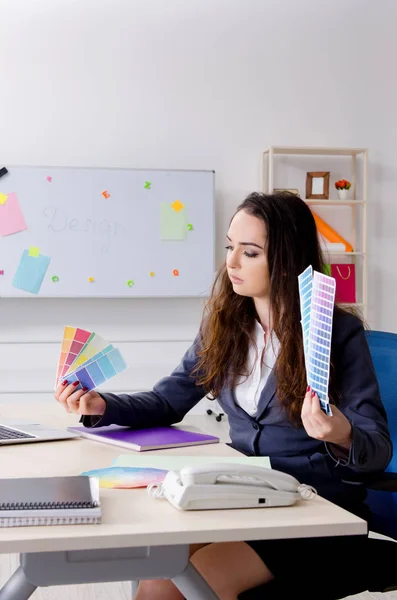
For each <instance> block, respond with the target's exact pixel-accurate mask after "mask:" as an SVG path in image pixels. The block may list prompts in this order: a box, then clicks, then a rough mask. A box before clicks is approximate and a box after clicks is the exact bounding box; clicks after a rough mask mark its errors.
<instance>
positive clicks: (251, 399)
mask: <svg viewBox="0 0 397 600" xmlns="http://www.w3.org/2000/svg"><path fill="white" fill-rule="evenodd" d="M268 337H269V339H268V341H267V343H266V334H265V332H264V330H263V327H262V325H261V324H260V323H259V322H258V321H255V338H254V339H255V341H254V342H253V343H251V345H250V347H249V351H248V365H247V366H248V373H249V375H248V376H241V377H239V378H238V379H237V385H236V388H235V390H234V394H235V398H236V402H237V404H238V405H239V406H240V407H241V408H242V409H244V410H245V411H246V412H247V413H248V414H249V415H251V416H252V417H254V416H255V415H256V412H257V409H258V402H259V398H260V395H261V393H262V390H263V388H264V387H265V384H266V381H267V380H268V377H269V375H270V373H271V372H272V370H273V368H274V365H275V364H276V360H277V356H278V353H279V351H280V342H279V340H278V338H277V337H276V335H275V333H274V332H271V334H270V336H268Z"/></svg>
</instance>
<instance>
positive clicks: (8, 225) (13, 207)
mask: <svg viewBox="0 0 397 600" xmlns="http://www.w3.org/2000/svg"><path fill="white" fill-rule="evenodd" d="M24 229H27V225H26V222H25V218H24V216H23V213H22V210H21V207H20V206H19V202H18V198H17V195H16V194H14V193H12V194H8V197H7V202H6V203H5V204H2V205H1V204H0V235H11V234H12V233H18V232H19V231H23V230H24Z"/></svg>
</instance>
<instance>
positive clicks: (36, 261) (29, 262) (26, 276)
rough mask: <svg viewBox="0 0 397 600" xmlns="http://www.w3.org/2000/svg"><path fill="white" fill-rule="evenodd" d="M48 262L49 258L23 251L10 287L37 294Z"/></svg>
mask: <svg viewBox="0 0 397 600" xmlns="http://www.w3.org/2000/svg"><path fill="white" fill-rule="evenodd" d="M0 222H1V217H0ZM50 260H51V259H50V257H49V256H44V255H43V254H40V255H39V256H30V255H29V250H24V251H23V253H22V257H21V260H20V262H19V265H18V269H17V271H16V273H15V275H14V279H13V280H12V285H13V286H14V287H16V288H18V289H20V290H25V292H30V293H31V294H38V293H39V291H40V288H41V284H42V283H43V279H44V276H45V274H46V272H47V269H48V265H49V264H50Z"/></svg>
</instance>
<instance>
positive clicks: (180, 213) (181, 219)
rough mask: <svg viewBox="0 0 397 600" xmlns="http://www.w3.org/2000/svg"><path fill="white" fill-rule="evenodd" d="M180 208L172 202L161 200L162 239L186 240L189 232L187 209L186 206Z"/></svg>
mask: <svg viewBox="0 0 397 600" xmlns="http://www.w3.org/2000/svg"><path fill="white" fill-rule="evenodd" d="M176 208H177V209H178V210H175V208H173V207H172V204H170V203H167V202H161V206H160V210H161V213H160V227H161V239H162V240H185V239H186V232H187V218H186V209H185V207H184V206H182V208H179V205H176Z"/></svg>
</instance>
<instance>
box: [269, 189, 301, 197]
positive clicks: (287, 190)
mask: <svg viewBox="0 0 397 600" xmlns="http://www.w3.org/2000/svg"><path fill="white" fill-rule="evenodd" d="M279 192H289V193H290V194H294V195H295V196H299V190H297V189H295V188H294V189H288V188H273V193H274V194H277V193H279Z"/></svg>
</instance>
